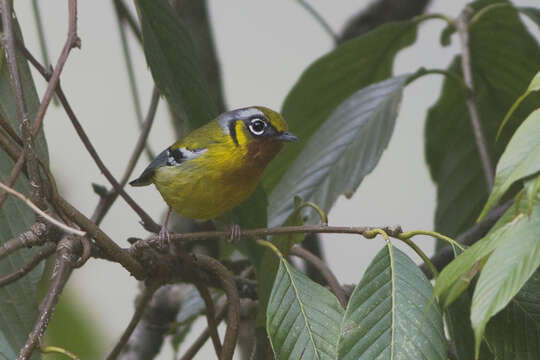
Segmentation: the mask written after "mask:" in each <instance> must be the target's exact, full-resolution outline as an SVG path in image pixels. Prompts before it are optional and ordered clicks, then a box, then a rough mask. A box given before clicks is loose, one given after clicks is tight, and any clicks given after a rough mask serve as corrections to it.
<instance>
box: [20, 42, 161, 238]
mask: <svg viewBox="0 0 540 360" xmlns="http://www.w3.org/2000/svg"><path fill="white" fill-rule="evenodd" d="M21 46H22V45H21ZM22 51H23V54H24V55H25V57H26V58H27V59H28V61H29V62H30V63H31V64H32V65H33V66H34V67H35V68H36V69H37V70H38V72H39V73H40V74H41V75H42V76H43V77H44V78H45V79H46V80H48V79H49V75H48V73H47V71H46V70H45V68H43V66H42V65H41V64H40V63H39V61H37V60H36V58H35V57H34V56H33V55H32V53H30V51H28V49H26V47H24V46H22ZM56 94H57V95H58V99H59V100H60V103H61V104H62V106H63V107H64V110H65V111H66V114H67V115H68V117H69V119H70V120H71V123H72V124H73V127H74V128H75V131H76V132H77V134H78V135H79V138H80V139H81V141H82V142H83V144H84V146H85V148H86V150H87V151H88V153H89V154H90V156H91V157H92V159H94V161H95V163H96V165H97V166H98V168H99V170H100V171H101V172H102V173H103V175H104V176H105V178H106V179H107V180H108V181H109V182H110V183H111V185H112V186H113V188H114V189H115V190H116V191H118V192H119V194H120V196H122V198H124V200H125V201H126V202H127V203H128V205H129V206H130V207H131V208H132V209H133V211H135V213H137V215H139V217H140V218H141V222H142V224H143V226H144V228H145V229H146V230H148V231H151V232H154V233H158V232H159V230H160V229H161V226H159V225H158V224H156V223H155V222H154V220H152V218H151V217H150V216H149V215H148V214H147V213H146V211H144V210H143V209H142V208H141V207H140V206H139V205H138V204H137V203H136V202H135V200H133V198H131V196H129V195H128V194H127V193H126V192H125V191H124V189H122V188H121V187H120V184H119V183H118V181H116V179H115V178H114V176H113V175H112V173H111V172H110V171H109V169H108V168H107V167H106V166H105V164H104V163H103V161H102V160H101V158H100V157H99V155H98V154H97V152H96V149H95V148H94V145H92V143H91V142H90V139H89V138H88V135H86V133H85V132H84V129H83V128H82V126H81V123H80V122H79V120H78V119H77V116H76V115H75V113H74V112H73V109H72V108H71V105H70V104H69V102H68V101H67V99H66V96H65V94H64V92H63V91H62V87H61V86H60V84H58V86H57V87H56Z"/></svg>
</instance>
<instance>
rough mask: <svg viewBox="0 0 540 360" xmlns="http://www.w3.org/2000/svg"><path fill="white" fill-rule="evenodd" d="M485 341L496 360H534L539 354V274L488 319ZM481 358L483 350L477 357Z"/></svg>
mask: <svg viewBox="0 0 540 360" xmlns="http://www.w3.org/2000/svg"><path fill="white" fill-rule="evenodd" d="M485 340H486V342H487V343H488V344H489V348H490V350H491V351H492V352H493V353H494V354H495V358H496V359H497V360H536V359H538V354H540V271H536V273H534V274H533V276H531V278H530V279H529V281H527V283H526V284H525V285H524V286H523V288H522V289H521V290H520V291H519V293H518V294H517V295H516V296H515V297H514V298H513V299H512V300H511V301H510V303H509V304H508V305H507V306H506V308H504V310H502V311H501V312H500V313H498V314H497V315H496V316H495V317H493V318H492V319H491V321H490V322H489V323H488V325H487V328H486V334H485ZM480 356H481V359H482V358H484V349H482V351H481V353H480Z"/></svg>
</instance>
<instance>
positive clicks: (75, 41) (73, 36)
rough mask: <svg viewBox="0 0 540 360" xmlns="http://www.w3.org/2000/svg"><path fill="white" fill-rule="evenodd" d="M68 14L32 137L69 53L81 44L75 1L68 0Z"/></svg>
mask: <svg viewBox="0 0 540 360" xmlns="http://www.w3.org/2000/svg"><path fill="white" fill-rule="evenodd" d="M68 12H69V24H68V36H67V39H66V42H65V44H64V47H63V49H62V52H61V53H60V56H59V57H58V60H57V61H56V66H55V67H54V70H53V73H52V75H51V77H50V78H49V79H48V81H49V84H48V85H47V89H46V90H45V94H44V95H43V98H42V99H41V103H40V104H39V108H38V111H37V113H36V120H35V121H34V128H33V136H36V134H37V133H38V132H39V129H40V128H41V124H42V123H43V118H44V117H45V113H46V112H47V108H48V107H49V104H50V102H51V99H52V97H53V95H54V92H55V90H56V87H57V86H58V84H59V82H60V74H61V73H62V69H63V68H64V65H65V63H66V61H67V58H68V56H69V52H70V51H71V49H73V48H74V47H80V46H81V43H80V41H81V40H80V39H79V37H78V35H77V0H69V2H68Z"/></svg>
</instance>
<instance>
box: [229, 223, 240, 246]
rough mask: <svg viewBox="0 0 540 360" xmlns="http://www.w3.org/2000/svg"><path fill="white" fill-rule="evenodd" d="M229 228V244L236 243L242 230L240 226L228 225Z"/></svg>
mask: <svg viewBox="0 0 540 360" xmlns="http://www.w3.org/2000/svg"><path fill="white" fill-rule="evenodd" d="M229 228H230V230H231V237H230V238H229V242H230V243H235V242H236V241H238V240H240V237H241V236H242V229H241V228H240V225H238V224H230V225H229Z"/></svg>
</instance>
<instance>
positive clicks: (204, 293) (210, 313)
mask: <svg viewBox="0 0 540 360" xmlns="http://www.w3.org/2000/svg"><path fill="white" fill-rule="evenodd" d="M193 285H195V287H196V288H197V291H199V294H200V295H201V298H202V299H203V301H204V304H205V306H206V312H205V313H206V321H207V323H208V330H209V332H210V337H211V338H212V344H213V345H214V350H215V351H216V355H217V356H218V357H219V355H220V354H221V351H222V348H221V340H220V339H219V335H218V331H217V322H216V310H215V309H214V301H213V300H212V296H211V295H210V292H209V291H208V288H207V287H206V286H205V285H203V284H201V283H199V282H197V281H196V282H194V284H193Z"/></svg>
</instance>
